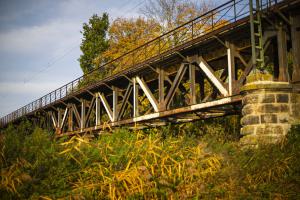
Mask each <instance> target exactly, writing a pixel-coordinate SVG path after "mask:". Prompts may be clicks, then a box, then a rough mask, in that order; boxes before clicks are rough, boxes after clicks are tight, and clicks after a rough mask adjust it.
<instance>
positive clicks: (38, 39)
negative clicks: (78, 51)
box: [0, 21, 80, 56]
mask: <svg viewBox="0 0 300 200" xmlns="http://www.w3.org/2000/svg"><path fill="white" fill-rule="evenodd" d="M79 31H80V26H79V25H78V24H77V23H74V22H73V23H72V22H63V21H53V22H50V23H48V24H45V25H41V26H33V27H25V28H20V29H15V30H10V31H7V32H1V33H0V44H1V49H0V51H1V52H5V53H13V54H22V55H29V54H37V56H38V54H41V53H47V54H49V53H51V52H53V51H55V49H59V48H63V47H64V48H65V47H68V46H70V45H72V44H73V45H74V43H78V44H79V43H80V32H79Z"/></svg>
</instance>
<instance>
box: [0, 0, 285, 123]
mask: <svg viewBox="0 0 300 200" xmlns="http://www.w3.org/2000/svg"><path fill="white" fill-rule="evenodd" d="M263 1H264V3H263V4H262V7H263V8H268V7H269V6H272V5H274V4H276V3H277V0H263ZM281 1H282V0H281ZM248 15H249V0H231V1H228V2H226V3H224V4H222V5H220V6H218V7H216V8H214V9H212V10H210V11H208V12H206V13H204V14H202V15H200V16H198V17H196V18H194V19H192V20H190V21H188V22H186V23H184V24H182V25H180V26H178V27H177V28H175V29H173V30H171V31H168V32H166V33H164V34H162V35H160V36H159V37H157V38H155V39H153V40H151V41H149V42H147V43H145V44H143V45H141V46H139V47H137V48H135V49H133V50H131V51H129V52H127V53H125V54H123V55H122V56H120V57H118V58H116V59H114V60H112V61H110V62H107V63H105V64H103V65H101V66H100V67H98V68H96V69H94V70H92V71H91V72H89V73H87V74H85V75H83V76H81V77H79V78H77V79H75V80H73V81H71V82H69V83H67V84H66V85H63V86H62V87H60V88H58V89H56V90H54V91H52V92H50V93H48V94H46V95H44V96H43V97H41V98H39V99H37V100H35V101H33V102H31V103H29V104H27V105H25V106H23V107H22V108H20V109H18V110H16V111H14V112H12V113H10V114H8V115H6V116H4V117H2V118H1V120H0V126H4V125H6V124H8V123H9V122H12V121H14V120H16V119H18V118H20V117H22V116H25V115H27V114H29V113H32V112H35V111H37V110H38V109H40V108H43V107H45V106H47V105H49V104H52V103H54V102H58V101H60V100H61V99H63V98H64V97H66V96H68V95H71V94H72V93H74V92H76V91H78V90H79V89H82V88H84V87H88V86H90V85H92V84H93V83H95V81H99V80H101V78H99V77H103V75H105V76H109V75H113V74H115V73H117V72H119V71H122V70H124V69H126V68H131V67H134V66H136V65H137V64H141V63H144V62H145V63H146V62H147V60H150V59H153V58H155V57H157V58H158V59H159V58H160V56H162V54H166V53H167V52H168V51H169V50H172V49H174V48H176V47H178V46H180V45H182V44H184V43H186V42H189V41H192V40H193V39H195V38H198V37H201V36H203V35H205V34H208V33H211V32H213V31H215V30H217V29H219V28H221V27H222V26H224V25H227V24H230V23H234V22H236V21H237V20H239V19H242V18H244V17H246V16H248ZM101 74H102V75H101ZM102 79H103V78H102Z"/></svg>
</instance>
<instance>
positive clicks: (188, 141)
mask: <svg viewBox="0 0 300 200" xmlns="http://www.w3.org/2000/svg"><path fill="white" fill-rule="evenodd" d="M235 120H236V121H238V118H236V117H230V118H225V119H218V120H207V121H205V123H204V122H203V121H199V122H196V123H194V124H190V123H186V124H179V125H169V126H165V127H161V128H152V129H145V130H143V131H141V130H133V131H129V130H127V129H117V130H115V131H114V132H113V133H109V132H103V134H101V135H100V136H99V137H98V138H94V139H91V138H90V137H88V136H87V135H86V136H79V135H77V136H74V137H71V138H66V137H65V138H61V139H59V140H57V139H56V140H54V138H53V135H52V134H51V133H49V132H47V131H45V130H42V129H41V128H38V127H33V126H32V124H30V123H29V122H28V121H24V122H22V123H21V124H20V125H19V126H9V127H8V128H7V129H5V130H2V132H1V139H0V143H1V145H0V146H1V162H0V166H1V182H0V196H1V199H38V198H40V199H57V198H63V199H67V198H71V199H191V198H194V199H299V194H300V193H299V192H300V191H299V189H300V188H299V185H300V169H299V166H300V165H299V164H300V162H299V156H300V155H299V154H300V136H299V133H300V127H299V126H298V127H294V128H293V129H292V131H291V132H290V134H289V135H288V138H287V140H286V141H285V142H283V143H282V144H279V145H268V146H264V147H261V148H260V149H256V150H241V148H240V147H239V146H238V139H239V134H238V131H237V130H238V126H236V125H235V124H234V121H235ZM229 121H230V122H231V123H228V122H229ZM222 123H226V124H232V125H230V126H228V125H227V126H226V129H225V128H224V126H222Z"/></svg>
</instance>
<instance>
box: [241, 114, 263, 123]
mask: <svg viewBox="0 0 300 200" xmlns="http://www.w3.org/2000/svg"><path fill="white" fill-rule="evenodd" d="M241 124H242V125H243V126H244V125H252V124H259V116H258V115H246V116H244V117H243V118H242V119H241Z"/></svg>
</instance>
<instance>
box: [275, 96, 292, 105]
mask: <svg viewBox="0 0 300 200" xmlns="http://www.w3.org/2000/svg"><path fill="white" fill-rule="evenodd" d="M276 101H277V103H288V102H289V95H288V94H277V95H276Z"/></svg>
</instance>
